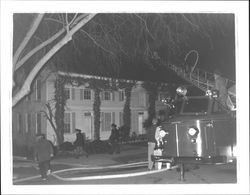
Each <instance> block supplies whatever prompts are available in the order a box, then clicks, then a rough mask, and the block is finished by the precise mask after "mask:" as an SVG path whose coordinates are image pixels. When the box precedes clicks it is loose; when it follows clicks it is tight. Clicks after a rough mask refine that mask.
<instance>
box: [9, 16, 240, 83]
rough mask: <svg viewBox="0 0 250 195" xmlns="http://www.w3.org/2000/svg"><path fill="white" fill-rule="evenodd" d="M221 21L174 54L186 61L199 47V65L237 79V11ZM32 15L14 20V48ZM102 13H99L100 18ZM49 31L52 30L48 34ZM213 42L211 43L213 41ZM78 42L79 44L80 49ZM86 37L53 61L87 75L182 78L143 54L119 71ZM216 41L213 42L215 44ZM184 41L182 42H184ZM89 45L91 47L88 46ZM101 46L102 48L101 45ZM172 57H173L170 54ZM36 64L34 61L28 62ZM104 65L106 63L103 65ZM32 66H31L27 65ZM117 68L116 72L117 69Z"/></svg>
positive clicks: (164, 46)
mask: <svg viewBox="0 0 250 195" xmlns="http://www.w3.org/2000/svg"><path fill="white" fill-rule="evenodd" d="M218 15H219V17H218V18H219V19H220V20H221V21H225V23H224V26H225V29H222V30H221V27H219V26H218V24H216V25H213V24H212V25H211V24H210V25H211V26H212V29H211V32H212V33H211V35H210V37H209V38H208V37H200V36H198V35H197V34H196V33H195V32H194V33H193V34H192V35H191V36H190V37H189V42H188V46H187V45H185V46H184V45H183V47H182V45H180V47H182V52H181V53H179V55H176V56H174V60H173V62H175V63H176V64H178V63H179V64H180V65H181V64H182V63H183V62H184V57H185V54H186V53H187V52H188V51H190V50H192V49H195V50H197V51H198V52H199V61H198V64H197V66H196V67H197V68H201V69H204V70H207V71H210V72H213V71H214V70H215V69H218V70H220V72H221V73H222V75H223V76H225V77H227V78H229V79H232V80H235V29H234V15H233V14H217V16H218ZM32 16H33V15H32V14H21V15H20V14H15V15H14V17H13V19H14V41H13V51H15V50H16V48H17V46H18V44H19V43H20V40H21V39H22V38H23V36H24V34H25V32H26V31H27V29H28V27H29V25H30V22H31V21H32V20H31V19H32ZM100 17H101V16H100V15H99V18H100ZM37 33H38V35H39V33H40V35H41V34H42V35H44V34H45V33H47V31H46V28H45V27H41V28H40V32H39V31H38V32H37ZM47 34H48V33H47ZM209 41H211V42H209ZM162 42H163V43H162V44H160V46H159V47H158V48H157V50H156V51H157V52H158V54H159V56H160V57H162V58H163V59H164V58H166V53H167V48H168V43H167V42H166V41H162ZM76 43H77V44H78V46H77V48H76V47H75V46H76ZM86 43H87V42H86V39H81V38H80V39H79V38H77V39H76V41H75V42H72V41H71V42H70V43H68V44H67V45H66V46H64V47H63V48H62V49H61V50H60V51H59V52H58V53H57V54H56V55H55V56H54V57H53V58H52V59H51V60H50V62H51V61H53V63H54V64H57V66H58V67H60V69H61V68H62V67H63V68H64V69H65V67H67V68H66V69H65V70H68V71H75V72H78V73H84V74H94V75H103V76H111V77H121V78H127V79H137V80H147V79H149V80H154V81H155V80H157V79H158V80H159V81H164V78H170V77H173V78H170V80H169V81H170V82H174V81H176V82H177V83H178V82H182V81H181V80H179V81H178V78H177V77H175V76H173V75H172V74H173V73H172V72H171V71H167V70H165V69H163V68H162V67H157V66H155V67H153V68H152V67H147V65H145V63H144V61H143V60H142V58H140V57H135V58H134V59H133V60H131V59H126V57H124V56H121V57H120V61H119V63H120V66H119V71H118V73H117V68H114V67H112V66H110V62H109V61H108V60H107V59H105V58H106V56H103V53H102V52H100V51H99V50H98V49H96V46H94V44H93V42H91V41H89V40H88V44H86ZM211 43H212V44H211ZM180 44H181V43H180ZM86 45H87V47H86ZM99 49H100V48H99ZM168 58H169V56H168ZM194 61H195V56H194V55H190V56H189V58H188V60H187V63H188V64H190V65H193V63H194ZM28 63H30V64H34V62H32V61H30V62H28ZM100 64H103V65H102V66H100ZM27 67H29V65H27ZM114 69H116V71H114Z"/></svg>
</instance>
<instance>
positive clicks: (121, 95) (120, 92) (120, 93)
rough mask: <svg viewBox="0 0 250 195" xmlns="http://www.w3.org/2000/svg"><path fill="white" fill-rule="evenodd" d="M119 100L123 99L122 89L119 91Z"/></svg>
mask: <svg viewBox="0 0 250 195" xmlns="http://www.w3.org/2000/svg"><path fill="white" fill-rule="evenodd" d="M119 101H124V91H123V90H122V91H119Z"/></svg>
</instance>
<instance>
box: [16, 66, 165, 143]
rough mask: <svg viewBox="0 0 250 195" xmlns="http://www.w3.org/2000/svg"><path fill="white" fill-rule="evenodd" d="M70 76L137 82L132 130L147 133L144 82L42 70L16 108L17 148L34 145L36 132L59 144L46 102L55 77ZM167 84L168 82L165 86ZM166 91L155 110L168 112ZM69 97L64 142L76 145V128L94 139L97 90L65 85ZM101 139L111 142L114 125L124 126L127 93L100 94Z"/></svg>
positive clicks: (132, 93) (112, 91)
mask: <svg viewBox="0 0 250 195" xmlns="http://www.w3.org/2000/svg"><path fill="white" fill-rule="evenodd" d="M57 75H60V76H62V77H64V76H65V77H66V76H70V77H72V78H83V79H95V80H99V81H114V82H127V83H132V82H133V83H134V86H133V88H132V90H131V100H130V109H131V124H130V126H131V131H130V132H135V133H136V134H137V135H138V134H145V133H146V131H145V129H144V127H143V122H144V121H145V120H146V119H147V117H148V106H149V102H148V93H147V91H146V90H145V89H144V88H143V86H142V85H143V81H135V80H122V79H113V78H109V77H100V76H93V75H84V74H77V73H68V72H56V73H55V72H54V73H50V74H48V72H46V71H43V72H42V73H41V74H40V75H39V76H38V77H37V78H36V80H35V81H34V82H33V85H32V92H31V93H30V94H29V95H28V96H27V97H26V98H24V99H23V100H22V101H21V102H20V103H19V104H18V105H16V106H15V107H14V108H13V116H12V119H13V120H12V123H13V124H12V132H13V140H14V141H13V143H15V144H17V145H31V144H32V143H33V142H34V136H35V134H37V133H44V134H45V135H46V136H47V138H48V139H49V140H51V141H52V142H53V143H55V142H56V136H55V132H54V131H53V128H52V126H51V124H50V122H49V121H48V120H47V119H46V117H44V114H43V111H46V106H45V105H46V103H48V102H51V105H52V107H53V99H54V96H55V80H56V76H57ZM162 84H163V85H166V86H167V84H165V83H162ZM164 93H165V92H164V91H159V92H158V96H159V98H158V99H157V101H156V106H155V107H156V111H158V110H161V109H165V108H166V106H165V105H164V104H163V103H162V102H161V101H160V99H161V97H162V96H163V95H164ZM65 94H66V97H67V101H66V105H65V114H64V140H65V141H69V142H73V141H74V139H75V129H76V128H77V129H81V130H82V131H83V132H85V134H86V137H87V138H88V139H91V140H93V139H94V113H93V103H94V91H93V89H91V88H90V87H89V86H88V84H87V83H86V84H85V85H79V86H78V85H77V84H75V83H67V84H66V85H65ZM100 98H101V106H100V112H101V117H100V139H101V140H105V139H108V137H109V135H110V133H111V128H110V126H111V124H112V123H115V124H117V126H118V127H119V126H122V125H123V107H124V103H125V99H126V96H125V93H124V90H123V89H117V90H101V92H100Z"/></svg>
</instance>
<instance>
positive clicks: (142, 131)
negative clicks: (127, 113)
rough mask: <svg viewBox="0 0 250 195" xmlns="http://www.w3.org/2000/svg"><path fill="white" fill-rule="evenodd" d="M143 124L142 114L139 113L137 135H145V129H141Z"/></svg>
mask: <svg viewBox="0 0 250 195" xmlns="http://www.w3.org/2000/svg"><path fill="white" fill-rule="evenodd" d="M143 122H144V113H143V112H139V113H138V133H139V134H145V129H144V127H143Z"/></svg>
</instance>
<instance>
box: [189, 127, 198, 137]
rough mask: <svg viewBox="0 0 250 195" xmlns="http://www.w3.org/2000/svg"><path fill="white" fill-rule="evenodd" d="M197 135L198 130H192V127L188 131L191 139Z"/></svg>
mask: <svg viewBox="0 0 250 195" xmlns="http://www.w3.org/2000/svg"><path fill="white" fill-rule="evenodd" d="M198 133H199V131H198V129H197V128H194V127H190V128H189V129H188V134H189V135H190V136H192V137H194V136H196V135H197V134H198Z"/></svg>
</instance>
